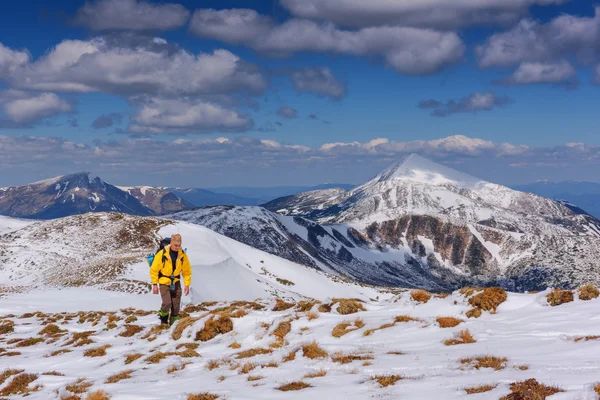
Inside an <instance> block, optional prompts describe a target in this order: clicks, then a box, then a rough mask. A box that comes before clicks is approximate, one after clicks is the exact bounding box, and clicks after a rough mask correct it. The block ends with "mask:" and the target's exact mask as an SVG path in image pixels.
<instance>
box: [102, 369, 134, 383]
mask: <svg viewBox="0 0 600 400" xmlns="http://www.w3.org/2000/svg"><path fill="white" fill-rule="evenodd" d="M134 372H135V371H134V370H132V369H128V370H127V371H123V372H119V373H118V374H115V375H112V376H109V377H108V378H107V379H106V381H105V382H104V383H117V382H119V381H122V380H124V379H129V378H131V374H132V373H134Z"/></svg>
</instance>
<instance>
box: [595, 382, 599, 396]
mask: <svg viewBox="0 0 600 400" xmlns="http://www.w3.org/2000/svg"><path fill="white" fill-rule="evenodd" d="M594 392H596V393H598V394H600V383H599V384H597V385H596V386H594Z"/></svg>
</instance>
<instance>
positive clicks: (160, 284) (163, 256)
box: [150, 234, 192, 324]
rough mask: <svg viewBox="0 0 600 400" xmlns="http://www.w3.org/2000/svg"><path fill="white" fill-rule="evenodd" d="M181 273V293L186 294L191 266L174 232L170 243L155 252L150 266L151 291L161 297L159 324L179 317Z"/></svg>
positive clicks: (190, 278)
mask: <svg viewBox="0 0 600 400" xmlns="http://www.w3.org/2000/svg"><path fill="white" fill-rule="evenodd" d="M182 274H183V284H184V288H183V293H184V294H185V295H186V296H187V295H189V294H190V285H191V283H192V267H191V265H190V260H189V259H188V256H187V254H185V252H184V251H183V250H182V249H181V235H179V234H175V235H172V236H171V243H170V244H168V245H166V246H165V247H164V248H163V249H162V250H159V251H158V253H156V255H155V257H154V260H153V261H152V265H151V267H150V280H151V282H152V293H153V294H159V293H160V297H161V298H162V305H161V307H160V310H158V316H159V318H160V322H161V324H169V323H170V324H173V322H175V321H177V320H178V319H179V307H180V305H181V275H182ZM169 312H170V313H171V318H170V320H169Z"/></svg>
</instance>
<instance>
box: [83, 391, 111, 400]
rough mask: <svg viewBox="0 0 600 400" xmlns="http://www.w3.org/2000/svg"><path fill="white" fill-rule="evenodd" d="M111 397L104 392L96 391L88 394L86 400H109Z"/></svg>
mask: <svg viewBox="0 0 600 400" xmlns="http://www.w3.org/2000/svg"><path fill="white" fill-rule="evenodd" d="M109 399H110V396H109V395H108V393H106V392H105V391H104V390H96V391H94V392H91V393H88V395H87V396H85V400H109Z"/></svg>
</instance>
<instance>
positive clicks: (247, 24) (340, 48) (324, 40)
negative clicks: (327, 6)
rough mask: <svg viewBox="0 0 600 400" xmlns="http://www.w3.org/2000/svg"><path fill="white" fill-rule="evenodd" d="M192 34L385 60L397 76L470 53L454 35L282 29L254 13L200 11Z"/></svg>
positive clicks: (293, 23) (300, 25) (299, 26)
mask: <svg viewBox="0 0 600 400" xmlns="http://www.w3.org/2000/svg"><path fill="white" fill-rule="evenodd" d="M190 31H191V32H192V33H194V34H195V35H198V36H201V37H205V38H210V39H216V40H221V41H224V42H228V43H234V44H243V45H246V46H248V47H251V48H253V49H255V50H257V51H260V52H263V53H266V54H272V55H288V54H292V53H295V52H302V51H310V52H325V53H338V54H348V55H353V56H360V57H363V56H366V57H381V58H382V59H383V60H384V62H385V63H386V64H387V65H389V66H390V67H392V68H394V69H395V70H396V71H398V72H400V73H404V74H409V75H427V74H432V73H435V72H438V71H440V70H441V69H443V68H445V67H446V66H448V65H450V64H453V63H456V62H458V61H459V60H460V59H461V58H462V56H463V54H464V50H465V46H464V44H463V42H462V41H461V39H460V38H459V37H458V35H457V34H456V33H454V32H438V31H435V30H430V29H417V28H410V27H394V26H384V27H373V28H364V29H360V30H357V31H351V30H343V29H339V28H337V27H336V26H334V25H333V24H331V23H316V22H313V21H309V20H301V19H291V20H288V21H286V22H284V23H283V24H280V25H277V24H275V22H274V21H273V20H271V19H270V18H268V17H264V16H260V15H259V14H258V13H256V11H254V10H249V9H233V10H225V11H216V10H212V9H201V10H197V11H195V13H194V16H193V17H192V20H191V22H190ZM240 32H244V34H243V35H242V34H239V33H240Z"/></svg>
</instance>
